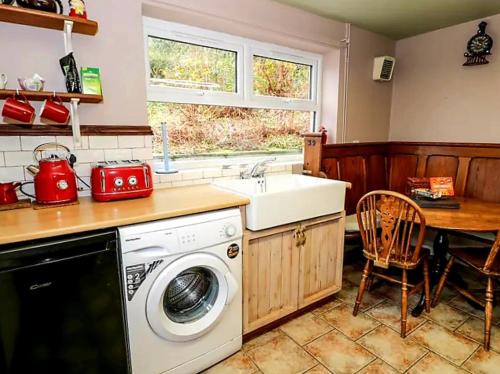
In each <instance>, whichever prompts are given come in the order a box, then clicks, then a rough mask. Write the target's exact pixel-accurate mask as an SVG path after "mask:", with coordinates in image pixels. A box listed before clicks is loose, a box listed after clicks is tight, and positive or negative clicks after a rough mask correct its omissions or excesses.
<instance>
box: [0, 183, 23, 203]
mask: <svg viewBox="0 0 500 374" xmlns="http://www.w3.org/2000/svg"><path fill="white" fill-rule="evenodd" d="M20 186H21V183H19V182H9V183H0V205H7V204H15V203H17V202H18V201H19V200H18V199H17V194H16V189H17V188H18V187H20Z"/></svg>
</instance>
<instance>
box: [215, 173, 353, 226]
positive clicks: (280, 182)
mask: <svg viewBox="0 0 500 374" xmlns="http://www.w3.org/2000/svg"><path fill="white" fill-rule="evenodd" d="M213 185H215V186H217V187H218V188H221V189H224V190H226V191H231V192H235V193H238V194H240V195H243V196H246V197H248V198H249V199H250V205H248V206H247V209H246V221H247V228H248V229H249V230H253V231H258V230H262V229H267V228H269V227H275V226H280V225H284V224H287V223H291V222H298V221H303V220H306V219H310V218H316V217H320V216H325V215H328V214H334V213H338V212H341V211H343V210H344V200H345V190H346V185H347V184H346V183H345V182H341V181H337V180H331V179H322V178H314V177H308V176H304V175H298V174H287V175H275V176H267V177H266V178H265V188H264V187H263V186H262V179H260V180H259V179H255V178H254V179H236V180H223V181H216V182H213Z"/></svg>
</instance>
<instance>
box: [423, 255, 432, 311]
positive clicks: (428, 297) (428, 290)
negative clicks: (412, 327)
mask: <svg viewBox="0 0 500 374" xmlns="http://www.w3.org/2000/svg"><path fill="white" fill-rule="evenodd" d="M424 293H425V311H426V312H427V313H430V312H431V284H430V279H429V257H424Z"/></svg>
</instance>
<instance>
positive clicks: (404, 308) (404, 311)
mask: <svg viewBox="0 0 500 374" xmlns="http://www.w3.org/2000/svg"><path fill="white" fill-rule="evenodd" d="M407 316H408V273H407V272H406V269H403V277H402V280H401V337H402V338H406V319H407Z"/></svg>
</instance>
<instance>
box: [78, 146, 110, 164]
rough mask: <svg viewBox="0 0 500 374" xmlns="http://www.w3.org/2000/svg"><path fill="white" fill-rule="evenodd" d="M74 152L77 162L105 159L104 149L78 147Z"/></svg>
mask: <svg viewBox="0 0 500 374" xmlns="http://www.w3.org/2000/svg"><path fill="white" fill-rule="evenodd" d="M74 153H75V155H76V162H79V163H80V162H81V163H91V162H98V161H104V150H102V149H77V150H76V151H75V152H74Z"/></svg>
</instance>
